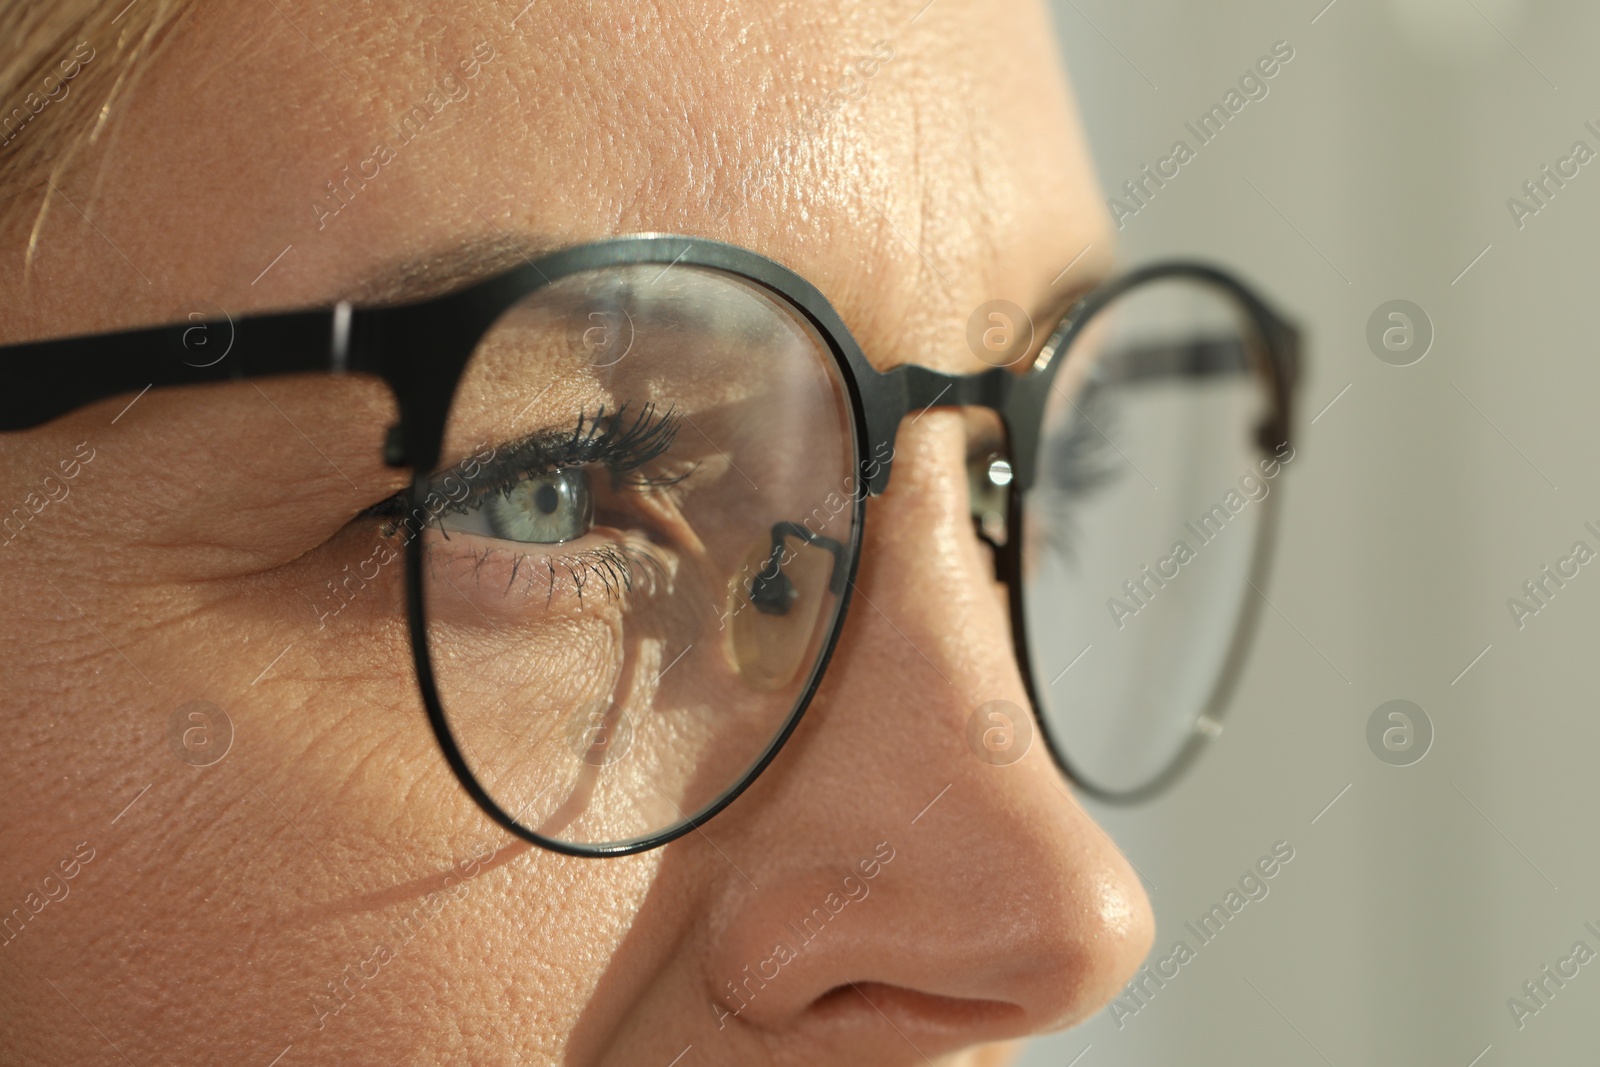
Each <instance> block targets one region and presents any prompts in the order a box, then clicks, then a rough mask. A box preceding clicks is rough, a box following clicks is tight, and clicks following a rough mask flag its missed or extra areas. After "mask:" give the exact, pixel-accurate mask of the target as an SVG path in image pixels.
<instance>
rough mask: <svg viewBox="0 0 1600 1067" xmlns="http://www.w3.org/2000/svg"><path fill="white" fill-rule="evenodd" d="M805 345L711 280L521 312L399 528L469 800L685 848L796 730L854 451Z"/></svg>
mask: <svg viewBox="0 0 1600 1067" xmlns="http://www.w3.org/2000/svg"><path fill="white" fill-rule="evenodd" d="M850 410H851V407H850V403H849V399H848V395H847V392H846V388H845V386H844V384H843V382H842V380H841V379H840V377H839V372H838V368H837V366H836V364H835V362H834V359H833V356H832V354H831V353H830V351H829V350H828V348H827V347H826V345H825V344H824V343H823V342H822V340H821V339H820V338H819V337H818V336H817V334H816V333H815V331H814V330H813V329H812V328H811V327H810V326H809V325H808V324H807V323H806V322H805V321H804V320H802V319H801V318H800V316H799V315H798V314H797V313H796V312H794V311H793V310H792V309H790V308H789V307H788V305H786V304H785V303H783V302H782V301H781V300H780V299H779V298H777V297H776V296H774V295H772V294H769V293H768V292H767V291H766V290H764V289H761V288H760V287H758V286H756V285H753V284H751V283H747V282H745V281H743V280H740V279H736V278H734V277H732V276H730V275H726V274H723V273H720V272H717V271H713V270H708V269H701V268H694V267H687V266H675V267H673V268H672V269H671V270H670V271H663V269H662V266H661V265H658V264H653V265H648V266H622V267H611V268H606V269H602V270H595V271H588V272H584V273H581V274H577V275H572V276H569V277H566V278H564V279H561V280H558V281H556V282H555V283H554V284H552V285H549V286H547V287H545V288H543V289H540V290H538V291H537V292H535V293H533V294H531V295H530V296H528V297H526V298H524V300H523V301H522V302H520V303H519V304H517V305H516V306H515V307H513V308H511V309H510V310H509V311H508V312H506V314H505V315H503V316H502V317H501V319H500V320H499V321H498V322H497V324H496V325H495V327H494V328H493V329H492V330H491V331H490V333H489V334H488V335H487V336H486V337H485V338H484V339H483V341H482V343H481V344H480V345H479V347H478V350H477V352H476V353H475V354H474V356H473V359H472V361H471V363H470V364H469V366H468V367H467V370H466V373H465V374H464V376H463V378H462V380H461V383H460V385H459V387H458V389H457V393H456V396H455V398H454V400H453V403H452V407H451V411H450V418H449V423H448V426H447V429H446V434H445V456H446V462H447V463H449V464H450V466H449V467H447V468H446V469H444V470H442V471H440V472H438V473H436V474H434V475H433V476H431V477H430V478H429V479H428V480H427V482H426V485H425V486H423V487H422V488H423V489H424V492H423V493H422V494H421V499H422V501H423V505H422V507H421V508H419V511H420V512H421V514H418V515H414V516H413V517H411V518H409V519H407V520H406V522H407V526H408V529H411V530H414V531H416V533H417V536H418V537H419V538H420V540H421V541H422V543H423V544H424V546H425V557H424V561H423V590H422V594H423V604H424V619H425V625H424V628H425V632H426V644H427V653H428V656H429V659H430V662H431V664H432V667H433V672H434V677H435V682H436V688H437V691H438V694H439V699H440V703H441V704H442V706H443V709H444V713H445V719H446V721H447V723H448V726H449V730H450V733H451V735H452V737H453V739H454V741H455V743H456V745H457V747H458V748H459V749H460V751H461V753H462V756H463V758H464V759H465V760H466V762H467V764H468V766H469V768H470V770H471V772H472V774H473V777H474V778H475V779H476V780H477V781H478V783H479V784H480V785H481V786H482V787H483V788H484V790H485V791H486V792H487V793H488V794H489V795H490V797H491V798H492V799H493V800H494V801H495V803H496V804H497V805H498V806H499V807H500V808H501V809H502V810H504V811H505V812H506V813H508V814H510V815H511V816H512V817H513V818H515V819H516V820H517V821H518V823H519V824H520V825H522V826H524V827H526V828H528V829H529V830H532V831H533V832H535V833H538V834H540V835H542V836H544V837H546V838H548V839H552V840H555V841H560V842H564V843H568V844H573V845H591V846H602V845H606V846H616V845H627V844H632V843H636V842H639V841H641V840H644V839H647V838H653V837H656V836H658V835H661V834H663V833H666V832H669V831H671V830H674V829H676V828H679V827H681V826H682V825H683V823H684V822H686V821H687V820H688V819H690V818H693V817H694V816H696V815H699V814H701V813H703V812H704V811H705V810H706V809H707V808H709V807H711V806H712V805H714V804H715V803H716V802H718V801H719V800H720V799H721V798H722V797H723V796H724V795H725V794H726V793H727V792H728V791H729V790H730V789H732V788H734V787H736V786H737V785H739V784H740V783H741V782H742V780H743V779H744V778H745V777H746V776H747V774H748V772H749V770H750V769H751V768H752V766H753V765H754V764H755V763H757V762H758V761H759V760H760V759H762V758H763V757H764V756H765V754H766V753H767V751H768V750H769V749H770V747H771V746H772V745H773V744H774V743H775V741H776V739H777V738H778V737H779V736H780V735H781V733H782V732H783V730H784V729H785V728H786V727H787V726H788V725H789V723H790V721H791V719H792V717H793V715H794V714H795V712H796V709H797V707H798V705H799V703H800V701H801V698H802V696H803V694H804V693H805V692H807V690H808V688H809V686H810V685H811V684H812V681H813V676H814V674H815V672H816V666H817V663H818V660H819V659H820V657H821V655H822V652H823V650H824V648H825V647H826V645H827V642H828V641H829V639H830V636H831V633H832V630H833V628H834V627H835V626H836V624H837V620H838V612H839V605H840V602H841V593H842V588H841V587H840V582H839V580H838V579H839V578H842V576H843V575H844V574H845V573H847V566H848V559H846V558H845V556H846V553H847V552H849V551H853V546H854V544H855V538H854V528H853V524H854V522H855V505H856V495H855V494H856V492H857V488H856V486H855V485H854V484H853V482H852V478H851V474H852V471H853V467H854V457H855V454H856V447H857V446H856V442H855V438H854V430H853V427H852V422H851V416H850Z"/></svg>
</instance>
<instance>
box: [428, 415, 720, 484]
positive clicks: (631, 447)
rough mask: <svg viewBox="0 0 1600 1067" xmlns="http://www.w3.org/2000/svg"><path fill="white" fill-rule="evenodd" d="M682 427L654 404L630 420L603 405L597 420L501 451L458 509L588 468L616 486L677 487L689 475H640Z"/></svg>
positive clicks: (582, 419)
mask: <svg viewBox="0 0 1600 1067" xmlns="http://www.w3.org/2000/svg"><path fill="white" fill-rule="evenodd" d="M682 424H683V416H682V415H680V414H679V413H678V412H677V411H676V410H674V409H672V408H668V409H667V410H666V411H665V412H662V413H659V414H658V413H657V410H656V405H655V404H654V403H649V404H645V405H644V406H642V407H640V408H639V409H638V410H637V411H636V412H635V413H634V414H633V415H632V416H631V417H630V416H629V413H628V405H627V404H623V405H621V406H620V407H618V408H617V409H616V410H615V411H612V412H607V411H606V409H605V406H604V405H602V406H601V407H600V408H599V409H598V410H597V411H596V412H595V413H594V414H593V415H590V414H588V413H587V412H585V413H580V414H579V415H578V419H577V423H576V424H575V425H574V426H573V427H572V429H570V430H560V431H546V432H544V433H538V434H534V435H531V436H529V437H524V438H522V439H521V440H519V441H514V442H512V443H510V444H508V445H505V446H503V447H501V448H500V449H498V450H497V452H496V453H495V457H494V459H492V460H490V461H489V462H487V463H485V464H484V465H483V470H482V471H481V472H480V474H479V485H478V486H477V487H476V488H474V489H473V490H472V491H471V492H470V493H468V494H467V496H466V497H465V498H464V499H463V500H462V501H461V502H460V504H459V505H457V506H456V508H455V510H465V508H466V506H468V505H471V504H475V503H477V502H478V501H480V500H481V499H482V498H483V497H484V496H487V495H488V494H490V493H494V492H500V493H509V492H510V491H511V489H512V488H514V487H515V486H516V484H517V483H518V482H520V481H522V480H523V479H525V478H530V477H535V476H537V475H540V474H548V473H550V472H552V471H556V470H562V469H564V468H568V467H581V466H584V465H586V464H590V463H598V464H602V465H604V466H605V467H607V468H609V469H610V471H611V476H612V478H613V482H614V484H630V485H634V486H638V487H660V486H668V485H673V484H676V483H677V482H679V481H682V480H683V479H684V478H685V477H687V476H688V473H689V472H685V473H681V474H676V475H670V476H662V477H652V476H649V475H645V474H643V473H641V472H642V471H643V469H644V468H645V467H647V466H649V465H650V464H651V463H652V462H654V461H655V460H657V459H659V458H661V456H662V455H664V454H665V453H666V452H667V450H668V449H670V448H671V447H672V442H673V441H674V440H675V439H676V438H677V436H678V430H679V428H680V427H681V426H682Z"/></svg>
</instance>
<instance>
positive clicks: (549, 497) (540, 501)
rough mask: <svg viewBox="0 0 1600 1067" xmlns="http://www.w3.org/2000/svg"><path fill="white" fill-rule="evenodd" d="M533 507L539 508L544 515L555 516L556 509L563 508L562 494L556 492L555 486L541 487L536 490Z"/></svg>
mask: <svg viewBox="0 0 1600 1067" xmlns="http://www.w3.org/2000/svg"><path fill="white" fill-rule="evenodd" d="M533 506H534V507H536V508H538V509H539V511H540V513H542V514H545V515H554V514H555V510H556V508H558V507H560V506H561V494H560V493H559V492H557V491H556V487H555V486H553V485H549V484H546V485H541V486H540V487H539V488H538V489H536V490H534V493H533Z"/></svg>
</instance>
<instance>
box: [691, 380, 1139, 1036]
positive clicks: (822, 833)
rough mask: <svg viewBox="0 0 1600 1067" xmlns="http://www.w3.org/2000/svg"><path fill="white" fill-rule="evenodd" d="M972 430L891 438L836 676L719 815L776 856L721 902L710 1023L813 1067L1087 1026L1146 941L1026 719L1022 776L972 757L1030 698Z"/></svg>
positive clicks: (1111, 866) (1105, 853) (919, 431)
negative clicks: (764, 1037)
mask: <svg viewBox="0 0 1600 1067" xmlns="http://www.w3.org/2000/svg"><path fill="white" fill-rule="evenodd" d="M961 426H962V424H961V418H960V416H959V415H957V414H954V413H945V412H929V413H927V414H926V415H925V416H924V417H923V418H921V419H920V420H919V421H918V424H908V425H907V426H904V427H902V430H901V435H900V441H899V443H898V445H897V454H896V459H895V472H894V479H893V482H892V483H891V485H890V487H889V490H888V492H887V493H886V494H884V496H882V497H879V498H876V499H874V500H873V501H871V502H870V504H869V516H868V520H867V521H868V530H867V541H866V543H865V545H864V547H863V552H864V555H863V559H862V566H861V572H860V574H859V575H858V577H857V581H856V584H857V588H856V590H855V591H854V598H853V603H852V606H851V610H850V617H849V620H848V622H847V623H846V627H845V631H844V633H843V634H842V635H841V638H840V642H839V646H838V648H837V650H836V652H835V655H834V659H833V662H832V664H831V665H830V667H829V671H828V676H827V679H826V680H825V682H824V685H823V687H822V689H821V691H820V692H819V694H818V696H817V699H816V700H815V701H814V702H813V705H812V707H811V708H810V709H809V710H808V712H807V716H806V720H805V721H804V722H803V723H802V725H801V727H800V729H799V730H798V731H797V732H796V734H795V736H794V737H793V738H792V739H791V740H790V742H789V747H788V748H786V749H785V751H784V753H783V755H782V757H781V758H780V759H779V760H778V761H777V762H776V763H775V764H774V765H773V767H772V768H770V769H769V770H768V772H767V774H766V775H764V776H763V778H762V779H761V780H759V781H758V782H757V783H756V784H755V786H754V787H753V788H752V790H751V792H750V793H749V794H747V797H746V799H745V800H744V801H742V802H741V803H740V804H737V805H735V806H734V809H732V810H731V811H730V814H733V812H734V811H737V812H739V814H738V815H736V816H735V818H736V820H737V821H738V822H740V823H742V824H743V826H742V828H741V829H742V831H743V832H744V833H748V834H750V835H752V836H753V837H754V838H755V839H756V840H758V841H761V842H763V843H764V847H761V848H760V849H759V850H751V852H749V853H746V854H756V855H760V856H763V857H765V858H764V859H763V860H762V861H761V869H760V873H759V874H758V873H756V872H755V871H746V873H747V874H748V875H749V876H750V877H749V878H748V879H737V880H731V881H730V882H729V883H728V890H727V895H726V896H725V897H724V898H723V899H722V900H721V902H720V904H719V905H718V906H717V908H716V913H717V914H716V921H715V923H714V929H715V930H716V931H717V933H716V935H715V937H714V939H713V942H712V946H711V953H710V958H709V960H708V961H707V966H708V968H709V970H708V975H707V977H708V980H709V983H710V986H711V989H710V995H711V997H712V1000H713V1005H714V1012H715V1013H716V1016H717V1021H718V1024H719V1027H727V1026H743V1027H751V1028H755V1029H757V1030H760V1031H766V1032H768V1033H769V1034H771V1035H774V1036H781V1037H783V1038H786V1039H789V1040H791V1041H794V1040H798V1041H799V1043H798V1044H796V1045H789V1044H788V1043H787V1042H783V1043H780V1046H781V1047H795V1048H810V1049H814V1050H815V1051H816V1057H815V1058H816V1059H820V1058H821V1057H822V1053H823V1050H824V1049H825V1048H837V1049H848V1050H850V1062H857V1061H858V1060H859V1062H871V1063H879V1062H900V1061H901V1059H902V1058H905V1059H906V1061H907V1062H918V1063H920V1062H922V1060H923V1058H926V1057H933V1056H937V1055H939V1054H940V1053H943V1052H948V1051H950V1050H953V1049H956V1048H960V1047H963V1046H966V1045H970V1044H975V1043H981V1042H986V1041H996V1040H1001V1039H1005V1038H1009V1037H1015V1036H1021V1035H1025V1034H1029V1033H1033V1032H1037V1031H1040V1030H1045V1029H1053V1028H1058V1027H1061V1026H1064V1025H1068V1024H1071V1023H1075V1022H1077V1021H1079V1020H1081V1019H1083V1018H1085V1017H1087V1016H1088V1015H1090V1014H1092V1013H1093V1012H1095V1011H1096V1010H1098V1009H1099V1008H1100V1007H1101V1006H1102V1005H1103V1004H1105V1003H1106V1002H1107V1001H1108V1000H1109V999H1110V998H1111V997H1112V996H1113V995H1115V993H1116V992H1117V991H1118V990H1119V988H1120V987H1121V986H1122V984H1123V983H1124V982H1125V981H1127V979H1128V978H1129V976H1130V975H1131V974H1132V972H1133V971H1134V969H1135V968H1136V967H1137V966H1138V963H1139V961H1140V960H1141V959H1142V958H1143V957H1144V955H1145V953H1146V951H1147V950H1148V948H1149V945H1150V941H1151V937H1152V932H1153V931H1152V920H1151V915H1150V908H1149V902H1148V900H1147V899H1146V897H1145V895H1144V891H1143V889H1142V888H1141V886H1140V885H1139V883H1138V880H1137V878H1136V877H1135V875H1134V872H1133V871H1132V869H1131V868H1130V867H1129V865H1128V863H1127V861H1126V860H1124V859H1123V857H1122V856H1121V854H1120V853H1119V852H1118V851H1117V849H1116V847H1115V846H1114V845H1113V844H1112V843H1111V841H1110V839H1109V838H1107V837H1106V835H1105V834H1104V832H1102V831H1101V830H1100V829H1099V827H1097V826H1096V825H1095V824H1094V823H1093V821H1092V820H1091V819H1090V818H1089V817H1088V815H1087V814H1086V813H1085V812H1084V811H1083V810H1082V808H1081V807H1080V806H1079V805H1078V803H1077V802H1076V800H1075V799H1074V798H1073V797H1072V796H1071V793H1070V789H1069V787H1068V786H1067V783H1066V782H1065V781H1064V780H1063V779H1062V778H1061V776H1060V774H1059V772H1058V771H1057V770H1056V768H1055V765H1054V764H1053V762H1052V761H1051V760H1050V758H1049V756H1048V754H1047V752H1046V751H1045V749H1044V744H1043V741H1042V739H1041V738H1039V737H1038V736H1037V728H1036V727H1035V726H1034V724H1033V722H1032V719H1031V714H1030V713H1028V712H1026V711H1025V710H1024V711H1023V712H1022V715H1021V716H1020V718H1021V719H1022V720H1023V721H1020V722H1015V723H1011V724H1009V725H1010V726H1011V727H1012V728H1013V729H1015V730H1016V734H1015V735H1014V737H1013V743H1014V745H1015V746H1016V748H1014V749H1013V752H1015V751H1016V750H1018V749H1020V746H1021V743H1022V742H1021V737H1022V735H1023V734H1032V735H1033V736H1032V740H1031V744H1029V747H1028V749H1027V751H1026V752H1025V753H1024V754H1022V755H1021V757H1020V758H1018V759H1016V760H1015V761H1014V762H1010V761H1008V757H1005V756H1000V757H997V756H996V755H995V754H994V752H993V751H992V750H991V749H990V748H989V747H988V746H987V745H985V743H984V742H983V740H982V737H983V731H984V730H985V729H999V730H1001V736H999V737H998V738H996V737H995V735H991V740H995V739H998V740H1001V741H1004V740H1005V738H1004V736H1003V735H1004V731H1005V728H1006V726H1007V724H1006V723H1005V722H1003V721H1002V720H1000V719H993V718H990V717H988V713H990V712H992V711H993V710H994V709H995V708H996V707H999V708H1001V709H1003V708H1004V707H1005V705H995V704H993V703H991V702H993V701H1007V702H1009V703H1010V704H1011V705H1015V706H1016V707H1017V708H1018V709H1026V708H1027V698H1026V695H1025V691H1024V689H1023V685H1022V680H1021V676H1020V673H1019V670H1018V667H1017V664H1016V661H1015V658H1014V656H1013V654H1012V652H1011V640H1010V627H1009V622H1008V613H1007V611H1006V609H1005V604H1004V599H1003V597H1002V596H1001V595H1000V593H999V591H998V590H997V588H996V587H995V585H994V582H993V573H994V572H993V568H992V564H990V563H989V562H988V561H987V560H986V559H985V558H984V556H983V554H982V552H983V548H982V545H981V543H980V542H979V541H978V540H977V538H976V537H975V535H974V533H973V528H972V523H971V520H970V518H968V510H967V496H966V494H967V484H966V480H965V473H964V462H965V442H964V434H963V431H962V428H961ZM984 705H988V708H986V709H985V710H984V711H983V712H978V714H979V715H980V716H981V718H980V721H979V723H978V729H975V730H969V723H970V720H972V719H973V717H974V714H975V711H977V709H979V708H981V707H983V706H984ZM1002 714H1003V711H1002ZM969 735H970V736H972V737H973V738H974V740H973V741H971V742H969ZM758 887H759V888H758ZM869 1051H870V1053H871V1054H870V1055H869V1054H868V1053H869ZM814 1061H815V1059H814V1060H813V1062H814ZM797 1062H798V1061H797ZM828 1062H832V1061H831V1060H830V1061H828Z"/></svg>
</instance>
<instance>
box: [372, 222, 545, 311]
mask: <svg viewBox="0 0 1600 1067" xmlns="http://www.w3.org/2000/svg"><path fill="white" fill-rule="evenodd" d="M566 244H567V242H563V241H558V240H556V239H555V238H552V237H547V236H543V235H532V236H529V235H512V234H498V235H495V236H482V237H472V238H468V239H466V240H464V241H462V242H461V243H459V244H457V245H454V246H450V247H446V248H440V249H433V250H431V251H429V252H427V253H424V254H423V255H420V256H414V257H411V258H408V259H403V260H399V261H398V262H394V263H390V264H388V265H386V266H384V267H381V268H379V269H378V270H376V271H373V272H372V273H370V274H368V275H366V276H365V277H363V278H361V279H359V280H357V281H356V282H355V283H354V284H353V285H352V286H351V287H350V288H349V290H348V291H347V292H346V293H345V296H344V299H346V300H348V301H350V302H351V303H353V304H355V305H356V306H357V307H363V306H381V305H385V304H403V303H408V302H410V301H413V300H425V299H427V298H428V297H433V296H442V295H444V294H445V293H448V292H451V291H453V290H455V289H459V288H462V287H463V286H465V285H467V284H469V283H471V282H476V281H481V280H483V279H484V278H487V277H490V276H491V275H495V274H499V273H501V272H502V271H506V270H510V269H511V268H512V267H517V266H521V265H522V264H524V263H531V262H533V261H535V260H537V259H538V258H539V257H540V256H543V255H546V254H548V253H550V252H554V251H556V250H558V249H560V248H563V247H565V246H566Z"/></svg>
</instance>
